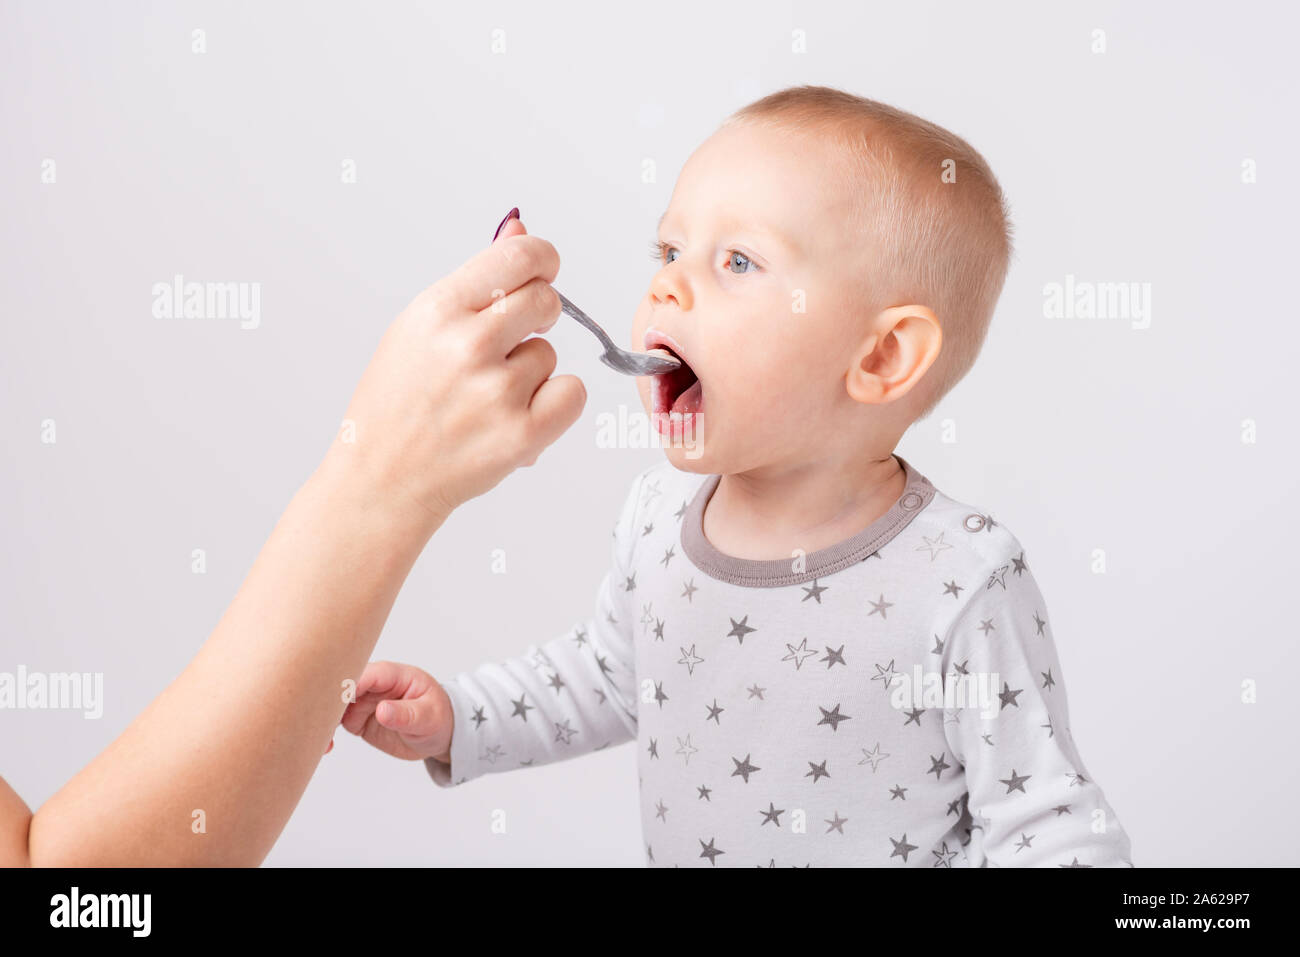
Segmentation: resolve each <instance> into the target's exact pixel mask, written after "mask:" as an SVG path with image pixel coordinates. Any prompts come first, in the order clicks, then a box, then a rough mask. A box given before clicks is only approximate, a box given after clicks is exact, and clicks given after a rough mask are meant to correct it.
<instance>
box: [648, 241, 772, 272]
mask: <svg viewBox="0 0 1300 957" xmlns="http://www.w3.org/2000/svg"><path fill="white" fill-rule="evenodd" d="M676 248H677V247H676V246H674V245H672V243H666V242H664V241H663V240H662V239H652V240H650V258H651V259H653V260H654V261H655V262H657V263H660V264H661V265H662V264H663V261H664V256H666V255H667V254H668V250H670V249H676ZM732 253H735V254H737V255H739V256H742V257H743V258H744V259H745V261H746V262H748V263H749V264H750V265H751V266H753V267H754V271H755V272H758V271H759V270H760V268H761V267H760V266H759V265H758V263H756V262H754V260H752V259H750V258H749V257H748V256H746V255H745V254H744V253H742V252H741V251H740V250H739V249H728V250H727V259H728V260H730V259H731V254H732Z"/></svg>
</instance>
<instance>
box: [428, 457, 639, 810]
mask: <svg viewBox="0 0 1300 957" xmlns="http://www.w3.org/2000/svg"><path fill="white" fill-rule="evenodd" d="M644 474H645V473H642V475H641V476H638V477H637V479H636V480H635V481H634V482H633V483H632V488H631V491H630V492H629V494H628V497H627V499H626V500H625V502H624V504H623V508H622V511H621V513H620V515H619V519H618V522H617V524H616V525H615V526H614V540H613V563H612V567H611V568H610V570H609V572H608V573H606V575H605V577H604V580H603V581H602V582H601V584H600V588H599V589H598V591H597V593H596V607H595V611H594V612H593V614H592V615H591V617H590V618H588V619H587V620H586V621H585V622H583V623H582V624H580V625H578V626H576V627H575V628H573V629H571V630H569V631H567V632H565V633H564V634H562V635H559V636H557V637H555V638H553V639H551V640H550V641H549V642H547V643H545V644H543V645H541V646H540V647H539V646H538V645H536V644H533V645H529V646H528V648H527V650H526V651H525V653H524V654H522V655H519V656H517V657H514V658H510V659H508V660H506V661H501V662H489V663H485V664H482V665H479V666H478V667H477V668H474V669H473V670H471V671H466V672H462V673H460V674H458V675H456V676H455V677H453V678H450V679H448V680H447V681H445V682H443V688H444V689H445V690H446V692H447V695H448V697H449V698H450V699H451V704H452V710H453V712H454V714H455V720H454V723H453V729H452V738H451V751H450V758H451V761H450V764H447V763H444V762H442V761H439V760H437V759H435V758H429V759H427V760H426V761H425V765H426V766H427V768H428V770H429V775H430V777H432V778H433V780H434V782H435V783H437V784H438V785H439V786H441V787H450V786H454V785H456V784H461V783H463V782H465V781H468V780H471V779H473V778H476V777H479V776H480V775H483V774H487V773H491V772H493V771H508V770H511V769H513V768H517V767H520V766H537V765H540V764H547V763H550V762H552V761H559V760H563V759H565V758H571V757H576V756H577V755H580V754H586V753H587V752H590V751H594V750H597V749H599V748H603V747H606V746H608V745H616V744H621V743H623V742H625V741H630V740H632V739H633V738H635V737H636V728H637V699H636V659H635V654H634V649H633V644H632V641H633V634H634V632H633V622H634V616H635V614H636V612H635V603H634V601H633V593H632V592H630V591H629V590H628V587H627V586H628V583H629V579H630V578H631V577H632V575H633V571H632V553H633V549H634V546H635V543H636V538H637V535H636V526H635V521H636V512H637V506H638V504H639V502H640V498H641V484H642V479H643V478H644Z"/></svg>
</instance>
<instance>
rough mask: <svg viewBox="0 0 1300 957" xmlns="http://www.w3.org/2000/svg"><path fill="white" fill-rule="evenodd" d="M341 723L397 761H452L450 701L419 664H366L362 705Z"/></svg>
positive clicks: (353, 708) (357, 704)
mask: <svg viewBox="0 0 1300 957" xmlns="http://www.w3.org/2000/svg"><path fill="white" fill-rule="evenodd" d="M340 723H341V724H342V725H343V727H345V728H347V729H348V730H349V731H351V732H352V733H353V734H357V735H360V736H361V737H363V738H365V739H366V740H367V741H368V742H370V744H372V745H374V746H375V747H376V748H378V749H379V750H380V751H383V752H385V753H387V754H391V755H393V757H395V758H404V759H406V760H408V761H416V760H420V759H422V758H436V759H437V760H439V761H443V762H444V763H449V762H450V761H451V754H450V752H451V732H452V725H453V724H454V714H453V712H452V708H451V699H450V698H449V697H447V692H446V691H444V690H443V688H442V685H440V684H438V682H437V681H436V680H434V678H433V676H432V675H430V674H428V673H427V672H424V671H421V670H420V669H419V668H416V667H415V666H414V665H402V664H397V663H396V662H392V661H372V662H370V664H368V665H366V669H365V671H363V672H362V673H361V679H360V680H359V681H358V682H357V700H356V701H354V702H352V703H351V704H349V705H348V706H347V710H345V711H344V712H343V718H342V721H341V722H340ZM332 746H333V742H331V747H332Z"/></svg>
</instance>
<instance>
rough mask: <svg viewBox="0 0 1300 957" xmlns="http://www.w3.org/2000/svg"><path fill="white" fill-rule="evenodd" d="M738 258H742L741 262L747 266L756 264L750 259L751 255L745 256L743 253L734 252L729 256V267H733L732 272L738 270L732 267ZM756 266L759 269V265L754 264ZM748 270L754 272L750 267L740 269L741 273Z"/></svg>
mask: <svg viewBox="0 0 1300 957" xmlns="http://www.w3.org/2000/svg"><path fill="white" fill-rule="evenodd" d="M736 260H740V262H742V263H743V264H744V265H746V266H754V264H753V263H752V262H751V261H750V260H749V257H747V256H745V255H744V254H743V253H738V252H732V254H731V255H730V256H729V257H727V268H728V269H731V271H732V272H737V270H735V269H732V266H734V265H735V263H736ZM754 268H755V269H757V268H758V267H757V266H754ZM747 272H752V270H749V269H741V270H739V273H740V274H741V275H744V274H745V273H747Z"/></svg>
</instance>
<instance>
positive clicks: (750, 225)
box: [655, 210, 803, 256]
mask: <svg viewBox="0 0 1300 957" xmlns="http://www.w3.org/2000/svg"><path fill="white" fill-rule="evenodd" d="M667 218H668V211H667V210H664V214H663V215H662V216H660V217H659V222H658V223H657V224H656V225H655V233H656V234H658V233H659V232H661V231H662V230H663V228H664V220H665V219H667ZM727 224H728V225H735V226H739V227H740V228H742V229H750V230H753V231H755V232H760V233H762V234H763V235H765V236H767V237H769V238H770V239H772V240H774V241H775V242H777V243H779V244H780V245H781V246H782V247H783V248H784V249H785V250H786V251H787V252H790V253H792V254H794V255H796V256H797V255H799V254H800V253H802V252H803V250H802V248H801V247H800V246H799V244H798V243H796V242H795V241H794V240H792V239H790V238H788V237H786V236H784V235H782V234H781V233H779V232H777V231H776V230H774V229H770V228H768V227H767V226H763V225H762V224H760V223H756V222H752V221H750V222H745V221H742V220H739V219H728V220H727Z"/></svg>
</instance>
